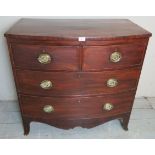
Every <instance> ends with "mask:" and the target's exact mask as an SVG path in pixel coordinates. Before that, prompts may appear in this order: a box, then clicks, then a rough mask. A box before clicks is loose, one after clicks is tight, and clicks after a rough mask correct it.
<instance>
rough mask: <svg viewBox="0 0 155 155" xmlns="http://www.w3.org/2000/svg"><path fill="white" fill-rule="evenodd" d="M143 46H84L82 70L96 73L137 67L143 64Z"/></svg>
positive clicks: (138, 44)
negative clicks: (97, 71)
mask: <svg viewBox="0 0 155 155" xmlns="http://www.w3.org/2000/svg"><path fill="white" fill-rule="evenodd" d="M144 51H145V44H142V43H137V44H125V45H112V46H86V47H84V58H83V65H82V69H83V70H84V71H96V70H104V69H121V68H127V67H130V66H137V65H140V64H141V63H142V62H143V56H144Z"/></svg>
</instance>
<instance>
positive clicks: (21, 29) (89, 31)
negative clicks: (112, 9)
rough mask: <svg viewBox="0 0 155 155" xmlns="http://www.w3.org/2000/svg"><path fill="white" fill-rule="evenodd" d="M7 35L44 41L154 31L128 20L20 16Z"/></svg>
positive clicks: (139, 34)
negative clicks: (25, 17) (29, 17)
mask: <svg viewBox="0 0 155 155" xmlns="http://www.w3.org/2000/svg"><path fill="white" fill-rule="evenodd" d="M5 35H6V36H7V37H16V38H19V39H26V38H27V37H28V38H29V39H30V38H32V39H38V38H39V39H43V40H48V39H51V40H78V39H79V37H85V38H86V40H111V39H116V38H119V39H120V38H121V39H123V38H140V37H148V36H151V33H150V32H148V31H146V30H144V29H143V28H141V27H139V26H138V25H136V24H134V23H132V22H131V21H129V20H127V19H21V20H19V21H18V22H17V23H16V24H15V25H14V26H13V27H12V28H11V29H10V30H9V31H8V32H6V33H5Z"/></svg>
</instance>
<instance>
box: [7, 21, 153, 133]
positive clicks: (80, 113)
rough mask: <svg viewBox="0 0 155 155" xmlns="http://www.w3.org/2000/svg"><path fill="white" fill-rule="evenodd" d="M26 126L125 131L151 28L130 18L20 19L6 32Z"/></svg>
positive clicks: (25, 130)
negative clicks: (108, 126)
mask: <svg viewBox="0 0 155 155" xmlns="http://www.w3.org/2000/svg"><path fill="white" fill-rule="evenodd" d="M5 36H6V38H7V43H8V49H9V54H10V58H11V64H12V68H13V74H14V79H15V84H16V89H17V95H18V100H19V105H20V110H21V116H22V120H23V126H24V134H25V135H26V134H28V133H29V130H30V122H32V121H39V122H43V123H47V124H49V125H53V126H55V127H58V128H63V129H69V128H73V127H75V126H82V127H86V128H91V127H94V126H97V125H100V124H102V123H104V122H106V121H109V120H112V119H120V122H121V124H122V127H123V128H124V129H125V130H127V129H128V122H129V118H130V113H131V110H132V105H133V101H134V97H135V93H136V89H137V85H138V80H139V77H140V72H141V69H142V64H143V60H144V56H145V52H146V48H147V44H148V41H149V37H150V36H151V33H150V32H148V31H146V30H144V29H143V28H141V27H139V26H137V25H136V24H134V23H132V22H131V21H129V20H125V19H124V20H120V19H113V20H112V19H100V20H97V19H94V20H87V19H85V20H80V19H76V20H73V19H70V20H46V19H21V20H19V21H18V22H17V23H16V24H15V25H14V26H13V27H12V28H11V29H10V30H8V32H6V33H5Z"/></svg>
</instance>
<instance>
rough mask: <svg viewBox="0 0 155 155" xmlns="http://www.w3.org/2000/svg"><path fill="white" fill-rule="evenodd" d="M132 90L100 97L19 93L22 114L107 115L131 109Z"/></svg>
mask: <svg viewBox="0 0 155 155" xmlns="http://www.w3.org/2000/svg"><path fill="white" fill-rule="evenodd" d="M134 94H135V93H134V92H128V93H122V94H117V95H107V96H101V97H75V98H56V97H38V96H37V97H32V96H25V95H21V96H20V98H21V107H22V112H23V115H24V116H29V117H35V118H36V117H39V118H47V119H50V118H61V117H62V118H64V117H68V118H70V119H73V118H76V117H77V118H80V117H81V118H91V117H98V116H99V117H102V116H103V117H107V116H113V115H117V114H121V113H126V112H128V111H130V110H131V106H132V102H133V99H134Z"/></svg>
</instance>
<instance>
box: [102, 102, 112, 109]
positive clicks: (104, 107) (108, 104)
mask: <svg viewBox="0 0 155 155" xmlns="http://www.w3.org/2000/svg"><path fill="white" fill-rule="evenodd" d="M113 108H114V105H113V104H112V103H105V104H104V105H103V110H106V111H110V110H112V109H113Z"/></svg>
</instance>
